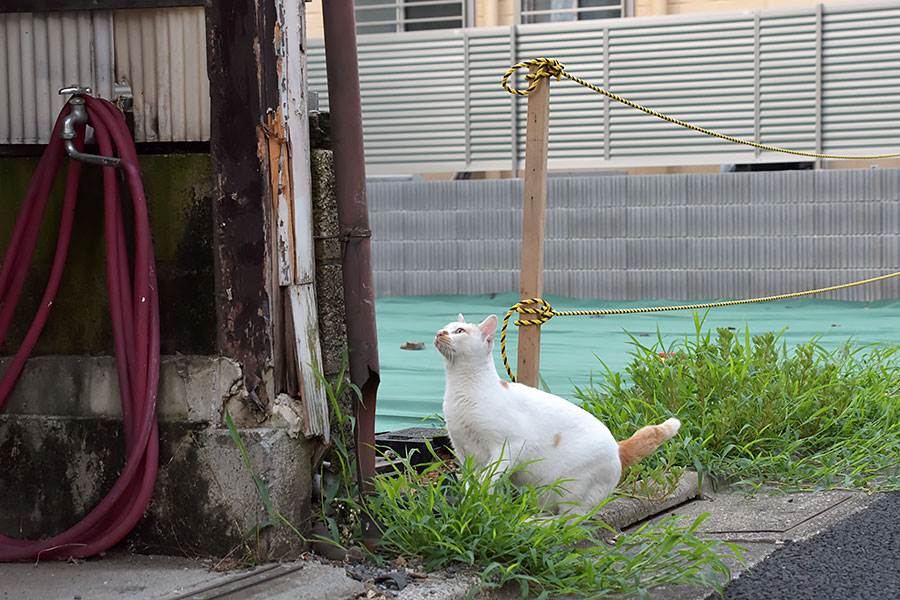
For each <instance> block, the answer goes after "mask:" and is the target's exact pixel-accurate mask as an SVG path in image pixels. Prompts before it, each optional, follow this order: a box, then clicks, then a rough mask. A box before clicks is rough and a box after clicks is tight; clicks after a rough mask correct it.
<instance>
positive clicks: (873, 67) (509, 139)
mask: <svg viewBox="0 0 900 600" xmlns="http://www.w3.org/2000/svg"><path fill="white" fill-rule="evenodd" d="M389 41H392V42H394V43H398V44H401V43H402V46H403V47H404V48H415V49H416V53H417V54H416V56H415V61H414V62H413V63H412V68H408V67H409V65H406V63H399V62H394V61H392V60H387V58H385V59H384V60H379V61H377V62H376V63H375V64H373V63H372V61H371V58H373V57H374V56H376V55H377V56H383V57H384V56H385V53H386V49H385V48H384V45H385V44H386V43H389ZM446 44H451V45H453V48H454V51H453V52H448V51H447V50H446V47H445V45H446ZM460 44H462V46H463V47H465V48H467V49H468V51H467V52H465V53H464V56H462V57H460V56H458V55H457V54H455V53H456V52H457V51H458V49H459V45H460ZM359 48H360V66H361V70H360V72H361V74H360V77H361V79H362V82H363V85H362V92H363V99H362V105H363V128H364V130H365V138H366V152H367V157H366V160H367V170H368V173H369V174H371V175H393V174H401V173H425V172H430V171H460V170H469V171H481V170H494V169H498V168H502V169H508V168H510V167H511V166H512V165H514V164H515V165H517V166H518V167H520V168H521V166H522V165H523V160H524V143H525V136H524V119H525V109H526V102H525V101H524V100H519V101H515V100H512V99H511V98H510V95H509V94H508V93H507V92H505V91H504V90H503V89H502V88H501V87H500V85H499V83H500V78H501V76H502V75H503V73H504V72H505V70H506V69H507V68H508V67H509V66H510V65H512V64H515V63H516V62H519V61H521V60H525V59H528V58H532V57H535V56H551V57H554V58H558V59H559V60H560V61H562V62H563V63H564V64H566V66H567V68H568V70H569V71H570V72H572V73H573V74H575V75H577V76H580V77H582V78H583V79H586V80H588V81H590V82H591V83H595V84H597V85H600V86H608V89H609V90H610V91H612V92H614V93H617V94H619V95H621V96H624V97H625V98H628V99H629V100H632V101H635V102H638V103H642V104H644V105H646V106H647V107H649V108H652V109H655V110H658V111H660V112H663V113H667V114H669V115H671V116H673V117H676V118H680V119H682V120H686V121H689V122H691V123H694V124H696V125H699V126H703V127H707V128H710V129H714V130H716V131H720V132H722V133H725V134H728V135H732V136H737V137H741V138H744V139H748V140H751V141H760V142H762V143H769V144H777V145H780V146H784V147H787V148H790V149H795V150H805V151H812V152H814V151H816V150H817V149H818V148H820V147H821V149H822V150H823V151H825V152H829V153H852V154H860V153H865V154H880V153H891V152H897V149H898V148H900V104H898V103H897V102H895V101H894V100H895V99H896V98H897V97H898V95H900V68H898V65H900V6H898V4H897V2H896V1H892V2H886V1H883V2H870V3H863V2H860V3H855V4H847V5H833V4H824V5H820V6H809V7H803V8H797V9H789V10H785V9H773V10H759V11H744V12H739V13H715V14H694V15H679V16H671V17H664V18H653V19H646V18H644V19H607V20H602V21H579V22H571V23H553V24H541V25H520V26H514V27H509V28H491V29H486V30H478V29H472V30H453V31H449V30H448V31H433V32H421V33H406V34H403V35H402V36H398V35H393V36H388V37H385V36H360V38H359ZM431 48H435V49H437V50H432V49H431ZM309 56H310V65H311V75H312V76H311V77H310V86H311V89H312V90H314V91H319V92H320V93H322V92H324V90H325V87H326V79H325V73H324V56H323V48H322V41H321V40H310V51H309ZM394 58H396V59H398V60H399V59H400V58H401V57H400V56H397V57H394ZM313 65H318V66H317V67H313ZM401 67H402V68H401ZM314 68H318V71H315V72H314V71H313V69H314ZM370 68H376V69H377V71H375V72H373V73H371V74H370V73H367V69H370ZM521 73H522V72H521V71H520V75H519V77H518V82H519V83H518V86H519V87H522V81H523V80H522V76H521ZM376 77H377V78H378V81H379V82H380V84H381V87H379V86H376V85H375V82H374V79H375V78H376ZM436 78H437V79H440V81H443V82H452V83H453V85H452V86H450V87H448V88H446V89H445V90H443V91H442V92H441V95H440V101H439V102H438V103H436V96H435V95H433V94H430V93H429V92H428V90H429V86H432V85H435V84H434V79H436ZM387 81H390V84H388V83H386V82H387ZM423 82H424V84H423ZM387 85H389V86H390V88H389V90H386V89H385V88H384V86H387ZM552 89H553V91H552V93H551V118H550V147H549V166H550V168H552V169H575V168H609V167H633V166H649V165H687V164H710V163H712V164H716V163H735V162H754V161H763V162H773V161H777V162H784V161H799V160H806V159H802V158H799V157H795V156H790V155H785V154H781V153H775V152H768V151H758V150H756V149H754V148H751V147H748V146H740V145H734V144H730V143H728V142H724V141H721V140H717V139H714V138H710V137H706V136H703V135H702V134H699V133H696V132H693V131H690V130H687V129H683V128H680V127H678V126H676V125H673V124H670V123H666V122H664V121H661V120H658V119H656V118H654V117H651V116H649V115H646V114H643V113H640V112H638V111H636V110H634V109H632V108H629V107H626V106H624V105H622V104H620V103H618V102H615V101H608V100H604V99H603V98H602V97H600V96H599V95H597V94H594V93H592V92H590V91H588V90H585V89H583V88H581V87H580V86H577V85H576V84H574V83H572V82H569V81H567V80H563V81H561V82H553V84H552ZM322 99H323V102H327V95H323V96H322ZM386 100H387V104H386ZM390 101H395V102H396V104H395V105H393V108H394V109H393V111H392V108H391V104H390ZM420 109H421V110H420ZM420 111H421V112H422V114H423V115H425V117H426V118H424V119H419V118H417V115H418V114H420ZM391 112H393V114H394V115H400V118H393V119H390V120H387V119H386V118H385V113H391ZM435 112H438V113H440V114H442V115H444V116H445V118H446V120H445V121H439V120H435V119H433V118H430V117H431V116H432V115H433V114H434V113H435ZM460 115H462V117H463V122H462V123H460V121H459V119H460ZM411 128H412V129H414V130H415V136H413V135H412V134H410V133H405V132H407V131H408V130H409V129H411ZM460 138H462V139H460ZM460 144H462V147H460ZM422 157H426V158H422ZM436 158H440V159H442V160H443V162H440V161H437V162H436ZM461 163H462V164H461Z"/></svg>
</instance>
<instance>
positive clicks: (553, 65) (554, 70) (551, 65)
mask: <svg viewBox="0 0 900 600" xmlns="http://www.w3.org/2000/svg"><path fill="white" fill-rule="evenodd" d="M529 66H537V67H538V70H537V72H536V73H528V74H526V75H525V79H526V80H528V81H530V84H529V85H528V87H527V88H526V89H524V90H517V89H516V88H514V87H512V86H510V85H509V78H510V77H511V76H512V75H513V73H515V72H516V71H517V70H518V69H521V68H523V67H529ZM542 77H555V78H556V79H557V80H559V79H560V78H562V77H565V78H566V79H570V80H572V81H574V82H575V83H577V84H579V85H583V86H584V87H586V88H588V89H589V90H593V91H595V92H597V93H598V94H602V95H604V96H606V97H607V98H611V99H613V100H615V101H617V102H621V103H622V104H624V105H626V106H630V107H631V108H636V109H637V110H640V111H643V112H645V113H647V114H648V115H652V116H654V117H657V118H659V119H662V120H664V121H668V122H669V123H674V124H675V125H679V126H681V127H685V128H687V129H691V130H693V131H697V132H699V133H703V134H705V135H709V136H712V137H716V138H719V139H722V140H725V141H728V142H733V143H735V144H744V145H746V146H752V147H754V148H759V149H761V150H770V151H772V152H784V153H785V154H795V155H797V156H809V157H812V158H833V159H840V160H874V159H878V158H897V157H900V152H897V153H894V154H871V155H859V156H856V155H843V154H820V153H818V152H803V151H801V150H788V149H787V148H779V147H778V146H769V145H767V144H760V143H757V142H751V141H749V140H742V139H740V138H736V137H733V136H730V135H725V134H723V133H718V132H716V131H712V130H711V129H705V128H703V127H698V126H697V125H692V124H690V123H687V122H685V121H681V120H679V119H676V118H674V117H670V116H668V115H664V114H662V113H660V112H657V111H655V110H653V109H652V108H647V107H645V106H641V105H640V104H637V103H635V102H632V101H631V100H627V99H625V98H623V97H621V96H618V95H616V94H613V93H612V92H608V91H606V90H604V89H603V88H600V87H597V86H596V85H593V84H591V83H588V82H587V81H585V80H583V79H580V78H578V77H575V76H574V75H572V74H570V73H567V72H566V71H565V65H563V64H562V63H560V62H559V61H558V60H556V59H555V58H532V59H530V60H526V61H524V62H520V63H518V64H516V65H513V66H512V67H510V69H509V70H508V71H507V72H506V74H505V75H504V76H503V79H502V81H501V82H500V83H501V85H502V86H503V87H504V89H506V91H507V92H509V93H510V94H515V95H517V96H527V95H528V94H530V93H531V92H533V91H534V88H536V87H537V84H538V81H539V80H540V79H541V78H542Z"/></svg>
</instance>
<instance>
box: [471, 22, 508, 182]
mask: <svg viewBox="0 0 900 600" xmlns="http://www.w3.org/2000/svg"><path fill="white" fill-rule="evenodd" d="M466 47H467V52H466V56H467V59H468V65H467V68H466V72H467V73H468V77H469V79H468V90H469V91H468V94H469V96H468V102H467V105H468V107H469V113H468V119H467V121H468V130H467V132H468V139H469V143H468V147H469V157H468V163H469V164H473V163H478V164H481V165H484V166H485V169H510V168H512V158H511V156H510V152H511V149H512V148H513V146H514V144H515V133H514V131H513V123H512V121H511V119H510V107H511V106H512V105H513V103H514V102H515V98H513V97H512V96H511V95H509V94H507V93H506V92H505V91H504V90H503V88H501V87H500V79H499V78H498V77H497V74H498V73H500V74H502V73H503V72H505V71H506V69H508V68H509V66H510V65H511V64H513V63H512V62H510V61H512V60H514V59H515V54H514V52H513V48H512V47H511V45H510V28H509V27H503V28H493V27H492V28H485V29H470V30H468V32H467V45H466ZM498 90H499V92H498Z"/></svg>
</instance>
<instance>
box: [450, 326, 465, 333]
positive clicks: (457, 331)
mask: <svg viewBox="0 0 900 600" xmlns="http://www.w3.org/2000/svg"><path fill="white" fill-rule="evenodd" d="M465 332H466V330H465V329H463V328H462V327H460V328H459V329H457V330H456V331H454V332H453V333H465Z"/></svg>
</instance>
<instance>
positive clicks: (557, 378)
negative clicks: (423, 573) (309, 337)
mask: <svg viewBox="0 0 900 600" xmlns="http://www.w3.org/2000/svg"><path fill="white" fill-rule="evenodd" d="M545 299H546V300H547V301H548V302H549V303H550V305H551V306H552V307H553V308H554V309H556V310H560V311H565V310H592V309H605V308H630V307H639V306H666V305H673V304H685V303H684V302H669V301H657V302H648V301H644V302H612V301H597V300H577V299H572V298H561V297H554V296H548V297H546V298H545ZM517 301H518V296H517V295H516V294H515V293H512V292H510V293H504V294H498V295H496V296H494V297H490V296H487V295H484V296H417V297H394V298H380V299H378V300H376V302H375V311H376V319H377V325H378V353H379V360H380V363H381V385H380V387H379V389H378V405H377V415H378V416H377V419H376V431H392V430H396V429H402V428H404V427H410V426H415V425H419V424H421V421H422V419H424V418H426V417H429V416H430V415H433V414H440V412H441V402H442V399H443V394H444V367H443V359H442V357H441V356H440V354H438V352H437V350H436V349H435V348H434V346H433V344H432V340H433V339H434V334H435V332H436V331H437V330H438V329H440V328H441V327H442V326H443V325H445V324H447V323H448V322H450V321H455V320H456V315H457V313H460V312H461V313H463V315H465V317H466V320H467V321H469V322H473V321H476V320H477V321H481V320H482V319H484V318H485V317H486V316H487V315H489V314H495V315H497V317H498V318H499V319H500V320H501V321H502V319H503V316H504V314H505V313H506V311H507V310H509V307H510V306H512V305H513V304H515V303H516V302H517ZM706 301H708V300H699V301H698V302H706ZM703 314H705V311H702V312H701V313H700V315H701V316H703ZM746 326H749V328H750V333H751V335H757V334H761V333H765V332H767V331H774V332H779V331H781V330H783V329H785V328H787V330H786V331H785V332H784V335H783V336H782V339H783V340H784V341H785V342H786V343H787V345H788V347H789V348H792V347H794V346H796V345H797V344H800V343H804V342H808V341H809V340H811V339H812V338H814V337H816V336H820V338H821V339H820V341H819V343H820V344H821V345H822V346H824V347H825V348H828V349H834V348H837V347H838V346H840V345H841V344H842V343H845V342H846V341H847V340H848V339H850V338H852V339H854V340H856V341H857V342H859V343H873V342H882V343H888V344H894V345H897V344H900V300H882V301H878V302H869V303H862V302H843V301H838V300H818V299H798V300H785V301H778V302H765V303H760V304H750V305H742V306H733V307H724V308H715V309H712V310H710V311H709V313H708V314H707V315H706V322H705V324H704V330H709V329H712V330H713V331H715V329H717V328H719V327H734V328H736V329H738V330H740V331H741V332H742V333H743V331H744V328H745V327H746ZM509 329H510V331H509V333H508V339H507V344H508V348H507V352H508V355H509V361H510V365H512V368H513V369H515V364H516V343H517V337H516V336H517V333H516V331H515V330H516V329H517V328H516V327H515V326H513V325H512V321H510V326H509ZM657 330H658V331H659V333H660V334H661V336H662V339H663V342H664V344H665V345H666V347H667V348H668V347H669V346H670V345H672V344H675V345H679V344H680V343H681V342H682V341H683V340H684V337H685V336H686V335H690V336H694V335H695V328H694V316H693V314H692V313H691V311H689V310H688V311H674V312H665V313H647V314H636V315H622V316H605V317H602V318H598V317H555V318H553V319H552V320H550V321H549V322H548V323H546V324H545V325H543V327H542V332H541V359H540V367H541V369H540V371H541V376H542V377H543V378H544V380H545V381H546V383H547V386H548V387H549V389H550V391H551V392H553V393H554V394H557V395H560V396H563V397H564V398H568V399H572V397H573V396H572V392H573V391H574V389H575V386H578V387H582V388H583V387H585V386H587V385H588V384H589V383H590V380H591V376H592V374H594V375H595V376H596V375H597V374H599V373H600V372H602V371H603V366H602V365H601V364H600V361H603V362H604V363H605V364H606V365H607V366H608V367H609V368H610V369H612V370H613V371H622V370H623V368H624V367H625V365H626V364H628V362H630V360H631V352H632V351H633V345H632V342H631V340H630V338H629V336H628V335H627V334H626V333H625V332H626V331H627V332H630V333H631V334H632V335H634V336H635V337H637V339H638V340H639V341H640V342H641V343H643V344H645V345H650V344H653V343H654V342H656V340H657ZM408 341H418V342H424V343H425V349H424V350H402V349H401V348H400V346H401V345H402V344H404V343H405V342H408ZM494 362H495V363H496V365H497V370H498V372H499V373H500V374H501V376H502V377H504V378H506V373H505V370H504V369H503V364H502V361H501V358H500V347H499V335H498V337H497V342H496V343H495V345H494ZM434 424H436V423H434Z"/></svg>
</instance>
